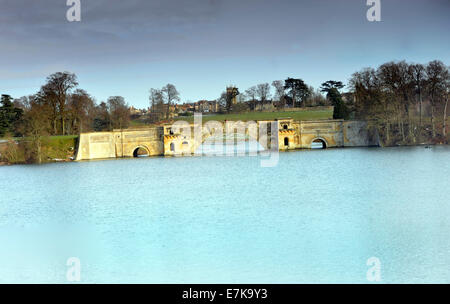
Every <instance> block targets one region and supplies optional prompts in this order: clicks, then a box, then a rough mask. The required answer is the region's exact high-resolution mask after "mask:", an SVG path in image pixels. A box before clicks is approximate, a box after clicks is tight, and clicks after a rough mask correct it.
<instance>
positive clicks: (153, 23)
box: [0, 0, 450, 108]
mask: <svg viewBox="0 0 450 304" xmlns="http://www.w3.org/2000/svg"><path fill="white" fill-rule="evenodd" d="M65 2H66V1H65V0H40V1H32V0H0V93H2V94H5V93H6V94H10V95H12V96H13V97H20V96H23V95H29V94H33V93H35V92H37V91H38V90H39V87H40V86H41V85H42V84H44V83H45V78H46V76H48V75H49V74H51V73H54V72H57V71H65V70H67V71H70V72H74V73H76V75H77V76H78V80H79V84H80V87H81V88H83V89H85V90H87V91H88V92H89V93H90V94H91V95H92V96H94V97H95V98H96V100H97V101H98V102H100V101H102V100H106V99H107V97H108V96H113V95H121V96H124V97H125V100H126V101H127V102H128V103H129V104H130V105H134V106H136V107H139V108H143V107H147V106H148V91H149V89H150V88H152V87H153V88H159V87H162V86H163V85H165V84H167V83H173V84H174V85H176V87H177V88H178V90H179V91H180V93H181V98H182V101H197V100H199V99H216V98H217V97H219V96H220V94H221V92H222V91H223V90H224V89H225V87H226V86H227V85H229V84H234V85H236V86H238V87H239V88H240V89H241V91H244V90H245V89H247V88H248V87H250V86H252V85H255V84H258V83H262V82H269V83H271V82H272V81H273V80H277V79H285V78H287V77H299V78H302V79H304V80H305V81H306V82H307V83H308V84H309V85H312V86H314V87H319V86H320V84H321V83H322V82H324V81H327V80H330V79H333V80H341V81H344V82H347V80H348V79H349V77H350V76H351V74H352V73H353V72H355V71H357V70H360V69H361V68H363V67H367V66H372V67H376V66H378V65H379V64H381V63H384V62H387V61H390V60H402V59H404V60H407V61H409V62H422V63H426V62H428V61H430V60H434V59H439V60H442V61H443V62H444V63H446V64H449V62H450V60H449V59H450V58H449V54H450V52H449V49H450V39H449V38H448V37H449V34H448V31H449V29H450V18H449V16H450V1H448V0H428V1H427V0H409V1H402V0H381V18H382V21H381V22H368V21H367V19H366V12H367V9H368V6H366V0H309V1H306V0H305V1H303V0H295V1H287V0H278V1H275V0H273V1H267V0H240V1H236V0H227V1H225V0H224V1H220V0H183V1H181V0H178V1H174V0H161V1H154V0H127V1H122V0H120V1H119V0H81V18H82V20H81V22H68V21H67V20H66V17H65V15H66V11H67V9H68V7H67V6H66V3H65Z"/></svg>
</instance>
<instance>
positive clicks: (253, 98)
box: [245, 86, 258, 111]
mask: <svg viewBox="0 0 450 304" xmlns="http://www.w3.org/2000/svg"><path fill="white" fill-rule="evenodd" d="M257 94H258V93H257V89H256V86H252V87H250V88H248V89H247V90H246V91H245V95H247V96H248V98H249V99H250V100H249V101H248V103H249V107H250V110H252V111H254V110H255V108H256V96H257Z"/></svg>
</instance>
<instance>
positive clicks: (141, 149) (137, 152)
mask: <svg viewBox="0 0 450 304" xmlns="http://www.w3.org/2000/svg"><path fill="white" fill-rule="evenodd" d="M143 156H150V150H149V149H148V148H147V147H146V146H143V145H140V146H137V147H136V148H134V149H133V157H143Z"/></svg>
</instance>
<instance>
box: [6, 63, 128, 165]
mask: <svg viewBox="0 0 450 304" xmlns="http://www.w3.org/2000/svg"><path fill="white" fill-rule="evenodd" d="M0 103H1V104H0V138H2V137H8V138H13V137H23V138H24V140H22V141H21V145H20V147H19V148H20V150H18V149H19V148H18V147H16V145H15V144H13V143H12V144H10V146H9V148H10V149H9V152H11V153H10V155H12V158H13V159H16V158H17V156H15V155H17V154H19V152H20V153H22V155H23V157H22V158H23V159H24V160H23V161H26V162H38V163H40V162H42V161H43V159H42V149H43V146H45V137H47V136H52V135H76V134H79V133H80V132H88V131H108V130H112V129H114V128H127V127H128V126H129V123H130V115H129V107H128V104H127V103H126V102H125V100H124V98H123V97H121V96H111V97H109V98H108V99H107V101H106V102H101V103H100V104H97V103H96V101H95V99H94V98H93V97H92V96H91V95H89V94H88V93H87V92H86V91H85V90H83V89H81V88H79V87H78V81H77V77H76V75H75V74H73V73H69V72H58V73H54V74H51V75H50V76H48V77H47V79H46V83H45V84H44V85H43V86H41V88H40V90H39V91H38V92H37V93H35V94H33V95H29V96H23V97H20V98H17V99H13V98H12V97H11V96H10V95H7V94H3V95H2V96H1V100H0ZM10 141H11V140H10ZM11 142H12V141H11ZM12 152H14V153H12Z"/></svg>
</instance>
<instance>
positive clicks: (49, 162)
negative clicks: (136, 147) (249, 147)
mask: <svg viewBox="0 0 450 304" xmlns="http://www.w3.org/2000/svg"><path fill="white" fill-rule="evenodd" d="M438 146H449V144H446V143H434V144H433V143H421V144H415V145H394V146H364V147H332V148H325V149H320V148H318V149H292V150H279V152H299V151H312V150H330V149H332V150H335V149H349V148H380V149H384V148H403V147H411V148H412V147H423V148H424V149H431V148H432V147H438ZM75 155H76V153H74V156H72V159H71V158H67V159H57V160H52V161H45V162H42V163H40V165H45V164H53V163H70V162H80V160H76V159H75ZM186 156H196V155H180V157H186ZM198 156H200V157H204V156H210V155H207V154H206V155H203V154H202V155H198ZM151 157H164V158H171V157H177V156H174V155H153V156H147V157H142V158H151ZM133 158H139V157H114V158H99V159H92V160H81V161H82V162H84V161H88V162H89V161H102V160H114V159H118V160H119V159H133ZM36 164H37V163H26V162H22V163H8V162H5V161H0V167H6V166H14V165H36Z"/></svg>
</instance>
